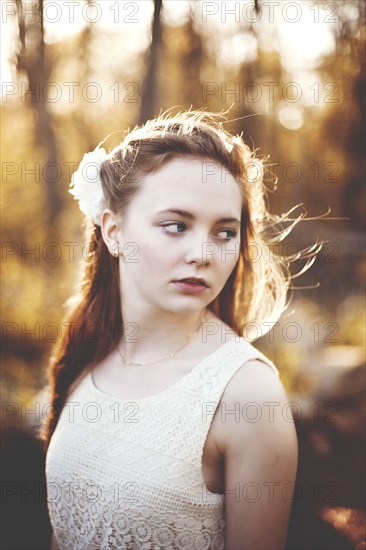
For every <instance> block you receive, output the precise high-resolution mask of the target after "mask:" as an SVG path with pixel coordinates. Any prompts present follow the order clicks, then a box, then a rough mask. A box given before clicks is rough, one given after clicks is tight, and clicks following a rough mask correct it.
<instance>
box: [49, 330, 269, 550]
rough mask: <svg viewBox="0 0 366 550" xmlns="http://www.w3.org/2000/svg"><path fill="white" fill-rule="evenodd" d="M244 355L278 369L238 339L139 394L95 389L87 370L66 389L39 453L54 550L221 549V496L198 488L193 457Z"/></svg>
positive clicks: (199, 458)
mask: <svg viewBox="0 0 366 550" xmlns="http://www.w3.org/2000/svg"><path fill="white" fill-rule="evenodd" d="M251 359H259V360H261V361H263V362H264V363H267V364H268V365H269V366H270V367H271V368H272V369H273V370H274V371H275V374H276V375H277V376H279V372H278V370H277V368H276V367H275V366H274V364H273V363H272V362H271V361H270V360H269V359H268V358H267V357H265V356H264V355H263V354H262V353H261V352H259V351H258V350H257V349H256V348H255V347H254V346H253V345H252V344H250V343H249V342H247V341H246V340H245V339H244V338H243V337H240V336H234V337H233V338H232V339H231V340H228V341H226V342H225V343H224V344H222V345H221V346H220V347H219V348H218V349H216V350H215V351H214V352H213V353H211V354H210V355H208V356H207V357H206V358H204V359H203V360H202V361H200V362H199V363H198V364H197V365H195V366H194V367H193V368H192V369H191V370H190V371H189V372H188V373H187V374H186V375H185V376H183V378H181V379H179V380H178V381H177V382H175V383H174V384H173V385H172V386H170V387H168V388H167V389H164V390H163V391H161V392H159V393H157V394H154V395H151V396H149V397H144V398H141V399H124V398H120V397H114V396H112V395H109V394H107V393H105V392H102V391H101V390H99V389H98V388H97V387H96V386H95V384H94V382H93V378H92V374H91V373H88V374H87V375H86V376H85V377H84V378H83V379H82V380H81V382H80V383H79V384H78V386H77V387H76V389H74V391H73V392H72V394H71V395H70V396H69V399H68V400H67V402H66V404H65V406H64V408H63V410H62V413H61V415H60V419H59V422H58V424H57V426H56V429H55V431H54V433H53V435H52V438H51V441H50V444H49V447H48V451H47V455H46V484H47V505H48V511H49V515H50V521H51V525H52V528H53V532H54V536H55V538H56V541H57V544H58V547H59V549H60V550H94V549H95V550H97V549H98V550H99V549H103V550H104V549H131V550H137V549H138V550H153V549H168V548H169V549H180V550H183V549H184V550H195V549H197V550H205V549H207V550H215V549H217V550H218V549H224V545H225V496H224V495H223V494H219V493H218V492H216V493H215V492H213V491H212V492H211V491H209V490H208V489H207V487H206V485H205V482H204V479H203V476H202V472H201V467H202V454H203V448H204V445H205V442H206V438H207V434H208V431H209V428H210V424H211V421H212V418H213V415H214V412H215V410H216V408H217V406H218V404H219V402H220V398H221V396H222V394H223V392H224V390H225V387H226V386H227V384H228V382H229V381H230V379H231V378H232V376H233V375H234V374H235V373H236V372H237V371H238V369H239V368H240V367H241V366H243V365H244V364H245V363H246V362H247V361H249V360H251Z"/></svg>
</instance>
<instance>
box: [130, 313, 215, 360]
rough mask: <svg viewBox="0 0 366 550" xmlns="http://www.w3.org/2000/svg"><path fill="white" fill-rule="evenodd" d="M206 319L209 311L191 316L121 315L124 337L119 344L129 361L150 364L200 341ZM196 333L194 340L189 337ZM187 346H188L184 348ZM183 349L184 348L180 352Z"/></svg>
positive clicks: (176, 314)
mask: <svg viewBox="0 0 366 550" xmlns="http://www.w3.org/2000/svg"><path fill="white" fill-rule="evenodd" d="M122 311H123V310H122ZM204 318H205V319H206V320H207V318H208V310H207V309H203V310H201V311H200V312H198V313H196V312H195V313H193V314H188V315H184V314H178V313H172V312H164V314H162V315H160V314H159V315H157V314H156V312H155V313H154V314H150V315H148V314H146V313H145V314H144V315H138V314H136V311H134V315H133V316H131V315H129V313H128V311H123V326H124V329H125V330H124V335H123V337H122V339H121V341H120V349H121V350H123V355H124V357H125V358H126V359H127V360H130V361H136V362H138V361H141V362H144V361H151V360H153V359H154V358H157V359H158V358H159V357H161V356H163V355H168V354H169V353H174V352H176V351H177V349H178V348H180V347H181V346H184V347H187V346H188V344H189V342H190V341H193V340H195V341H203V332H202V327H203V319H204ZM195 332H197V334H196V335H195V336H191V337H190V336H189V335H190V334H191V335H192V334H193V333H195ZM185 344H187V346H185ZM183 349H184V348H183Z"/></svg>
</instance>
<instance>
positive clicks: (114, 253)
mask: <svg viewBox="0 0 366 550" xmlns="http://www.w3.org/2000/svg"><path fill="white" fill-rule="evenodd" d="M114 244H115V246H116V248H114V249H113V247H111V249H113V256H114V257H115V258H118V256H119V250H118V249H119V244H118V241H115V243H114Z"/></svg>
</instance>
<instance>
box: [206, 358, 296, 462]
mask: <svg viewBox="0 0 366 550" xmlns="http://www.w3.org/2000/svg"><path fill="white" fill-rule="evenodd" d="M219 408H220V409H221V410H220V411H219V412H220V413H221V414H218V416H219V418H220V420H221V422H219V425H220V426H219V430H218V435H217V447H218V449H219V450H220V453H221V454H222V455H225V454H227V453H228V452H229V451H230V449H232V450H233V448H234V447H236V450H237V451H238V450H239V449H238V447H239V445H243V442H245V441H246V440H248V441H249V440H250V441H251V448H252V449H253V439H252V438H253V436H255V438H256V446H257V451H259V450H260V447H261V446H265V445H268V443H269V442H270V441H273V442H274V444H275V443H276V441H277V438H278V437H279V436H280V434H281V437H282V436H284V435H285V434H286V433H287V434H288V437H289V439H291V440H292V443H291V446H292V447H293V448H294V447H295V446H296V445H295V437H294V419H293V416H292V412H291V405H290V403H289V399H288V397H287V394H286V391H285V388H284V386H283V384H282V382H281V379H280V377H279V376H277V374H276V373H275V372H274V370H273V369H272V368H271V367H270V366H269V365H268V364H266V363H264V362H263V361H261V360H257V359H255V360H251V361H247V362H246V363H245V364H243V365H242V366H241V367H240V368H239V369H238V370H237V371H236V373H235V374H234V375H233V376H232V378H231V379H230V381H229V382H228V384H227V386H226V388H225V390H224V392H223V394H222V396H221V400H220V403H219ZM230 411H235V414H230ZM246 452H247V454H248V449H247V450H246Z"/></svg>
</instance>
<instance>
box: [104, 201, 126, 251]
mask: <svg viewBox="0 0 366 550" xmlns="http://www.w3.org/2000/svg"><path fill="white" fill-rule="evenodd" d="M100 228H101V231H102V237H103V240H104V242H105V244H106V246H107V248H108V249H109V251H110V253H111V254H112V255H115V254H114V253H115V251H117V252H119V246H120V245H121V244H122V242H121V241H122V234H121V219H120V216H117V214H116V213H115V212H113V210H110V209H109V208H106V209H105V210H103V213H102V216H101V223H100Z"/></svg>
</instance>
